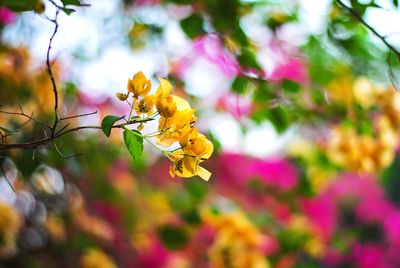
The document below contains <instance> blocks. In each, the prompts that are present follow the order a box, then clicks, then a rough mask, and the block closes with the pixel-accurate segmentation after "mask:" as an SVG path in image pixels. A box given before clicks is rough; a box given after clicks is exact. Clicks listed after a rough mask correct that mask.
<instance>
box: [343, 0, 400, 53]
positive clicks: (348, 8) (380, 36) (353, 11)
mask: <svg viewBox="0 0 400 268" xmlns="http://www.w3.org/2000/svg"><path fill="white" fill-rule="evenodd" d="M335 1H336V3H337V4H338V5H339V6H341V7H342V8H344V9H346V10H347V11H348V12H349V13H350V14H351V15H352V16H353V17H354V18H356V19H357V20H358V21H359V22H360V23H361V24H362V25H364V26H365V28H367V29H368V30H369V31H371V32H372V33H373V34H374V35H375V36H376V37H378V38H379V39H380V40H381V41H382V43H383V44H385V46H386V47H387V48H388V49H389V50H390V51H392V52H393V53H394V54H396V56H397V58H398V59H399V60H400V52H399V51H398V50H397V49H396V48H395V47H394V46H392V45H391V44H390V43H389V42H388V41H387V40H386V38H385V37H384V36H383V35H381V34H380V33H378V32H377V31H376V30H375V29H374V28H373V27H372V26H371V25H369V24H368V23H367V22H366V21H365V20H364V19H363V18H362V17H361V16H360V15H359V14H358V13H357V12H356V11H355V10H354V9H353V8H351V7H349V6H347V5H345V4H344V3H343V2H342V1H341V0H335Z"/></svg>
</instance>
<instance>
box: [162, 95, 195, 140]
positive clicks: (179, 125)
mask: <svg viewBox="0 0 400 268" xmlns="http://www.w3.org/2000/svg"><path fill="white" fill-rule="evenodd" d="M172 99H173V101H174V103H175V105H176V107H177V108H176V111H175V112H174V114H173V115H172V116H171V117H164V116H161V118H160V120H159V123H158V131H160V133H161V134H160V135H159V136H157V137H156V141H157V143H158V144H160V145H162V146H165V147H168V146H170V145H172V143H174V142H178V141H179V142H180V143H184V140H185V138H187V137H188V135H189V134H190V133H191V131H192V129H193V124H194V122H195V117H194V110H193V109H191V107H190V105H189V103H188V102H187V101H186V100H184V99H182V98H180V97H178V96H172Z"/></svg>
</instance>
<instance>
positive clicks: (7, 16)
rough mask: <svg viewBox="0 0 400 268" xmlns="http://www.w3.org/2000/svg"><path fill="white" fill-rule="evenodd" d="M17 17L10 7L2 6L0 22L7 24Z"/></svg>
mask: <svg viewBox="0 0 400 268" xmlns="http://www.w3.org/2000/svg"><path fill="white" fill-rule="evenodd" d="M15 18H16V15H15V13H14V12H12V11H10V10H9V9H8V8H5V7H0V24H3V25H7V24H10V23H12V22H13V21H14V20H15Z"/></svg>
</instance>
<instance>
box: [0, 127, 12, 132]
mask: <svg viewBox="0 0 400 268" xmlns="http://www.w3.org/2000/svg"><path fill="white" fill-rule="evenodd" d="M0 130H3V131H4V132H5V133H11V132H12V130H10V129H8V128H5V127H2V126H0Z"/></svg>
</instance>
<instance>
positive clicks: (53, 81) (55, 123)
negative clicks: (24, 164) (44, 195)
mask: <svg viewBox="0 0 400 268" xmlns="http://www.w3.org/2000/svg"><path fill="white" fill-rule="evenodd" d="M50 3H52V4H53V5H54V6H55V8H56V15H55V17H54V19H49V21H51V22H52V23H54V31H53V34H52V35H51V37H50V40H49V46H48V47H47V55H46V65H47V73H48V74H49V77H50V80H51V85H52V87H53V94H54V122H53V127H52V129H51V136H52V137H53V138H54V136H55V132H56V128H57V124H58V122H59V115H58V90H57V85H56V80H55V78H54V74H53V70H52V69H51V63H50V51H51V48H52V44H53V39H54V36H56V34H57V31H58V26H59V25H58V21H57V19H58V14H59V13H60V8H59V7H58V5H56V4H55V3H54V2H53V1H51V0H50Z"/></svg>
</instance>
